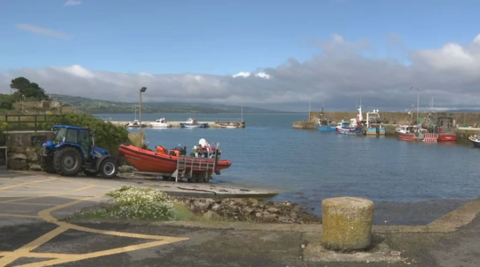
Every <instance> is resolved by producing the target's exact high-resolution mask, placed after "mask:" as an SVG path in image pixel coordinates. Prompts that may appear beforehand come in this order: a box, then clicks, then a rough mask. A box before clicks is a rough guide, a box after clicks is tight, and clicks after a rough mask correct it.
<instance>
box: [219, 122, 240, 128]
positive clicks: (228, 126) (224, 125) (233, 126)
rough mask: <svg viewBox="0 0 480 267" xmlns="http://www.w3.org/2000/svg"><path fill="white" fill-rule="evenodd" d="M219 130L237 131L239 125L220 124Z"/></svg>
mask: <svg viewBox="0 0 480 267" xmlns="http://www.w3.org/2000/svg"><path fill="white" fill-rule="evenodd" d="M220 128H223V129H238V128H240V123H222V124H220Z"/></svg>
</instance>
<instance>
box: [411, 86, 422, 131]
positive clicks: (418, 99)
mask: <svg viewBox="0 0 480 267" xmlns="http://www.w3.org/2000/svg"><path fill="white" fill-rule="evenodd" d="M410 89H411V90H416V91H417V122H418V111H419V109H420V108H419V106H420V90H418V88H413V86H412V87H410Z"/></svg>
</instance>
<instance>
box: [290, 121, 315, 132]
mask: <svg viewBox="0 0 480 267" xmlns="http://www.w3.org/2000/svg"><path fill="white" fill-rule="evenodd" d="M293 129H303V130H313V129H316V128H315V123H313V122H308V121H296V122H294V123H293Z"/></svg>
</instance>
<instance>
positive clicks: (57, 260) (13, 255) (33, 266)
mask: <svg viewBox="0 0 480 267" xmlns="http://www.w3.org/2000/svg"><path fill="white" fill-rule="evenodd" d="M78 183H80V184H85V185H87V186H85V187H82V188H79V189H75V190H72V191H70V192H75V191H81V190H85V189H88V188H91V187H95V185H93V184H86V183H82V182H78ZM17 186H20V185H17ZM99 187H100V186H99ZM105 187H106V186H105ZM109 188H111V187H109ZM67 193H68V192H67ZM62 194H66V193H60V194H55V195H62ZM48 196H52V195H48ZM103 196H104V195H103V194H102V195H99V196H94V197H85V198H82V199H78V200H75V201H72V202H68V203H65V204H60V205H56V206H54V207H51V208H47V209H44V210H41V211H39V212H38V216H32V217H35V218H41V219H43V220H45V221H47V222H50V223H55V224H57V225H58V227H57V228H56V229H54V230H52V231H50V232H48V233H46V234H45V235H43V236H41V237H39V238H37V239H35V240H34V241H32V242H30V243H28V244H26V245H24V246H22V247H21V248H19V249H17V250H15V251H12V252H0V256H3V258H0V267H4V266H6V265H8V264H11V263H12V262H14V261H15V260H17V259H19V258H21V257H30V258H53V259H51V260H46V261H43V262H35V263H29V264H24V265H20V266H23V267H43V266H51V265H57V264H62V263H67V262H73V261H79V260H84V259H90V258H98V257H102V256H108V255H114V254H119V253H123V252H129V251H135V250H139V249H146V248H151V247H155V246H161V245H166V244H170V243H174V242H181V241H186V240H189V238H187V237H170V236H158V235H145V234H137V233H127V232H117V231H108V230H100V229H93V228H88V227H83V226H79V225H74V224H70V223H67V222H61V221H58V219H56V218H55V217H53V216H52V215H51V212H53V211H56V210H59V209H63V208H66V207H69V206H73V205H76V204H79V203H82V202H85V201H88V200H91V199H94V198H99V197H103ZM42 197H46V196H37V197H29V198H22V199H15V200H9V201H3V202H0V203H15V202H17V201H21V200H26V199H36V198H42ZM15 204H23V203H15ZM69 229H73V230H78V231H84V232H90V233H98V234H105V235H112V236H122V237H131V238H139V239H147V240H156V241H151V242H147V243H143V244H138V245H131V246H125V247H120V248H114V249H107V250H102V251H97V252H92V253H85V254H64V253H38V252H32V250H34V249H36V248H38V247H39V246H41V245H43V244H45V243H46V242H48V241H50V240H52V239H53V238H55V237H56V236H58V235H60V234H62V233H64V232H65V231H67V230H69ZM20 266H17V267H20Z"/></svg>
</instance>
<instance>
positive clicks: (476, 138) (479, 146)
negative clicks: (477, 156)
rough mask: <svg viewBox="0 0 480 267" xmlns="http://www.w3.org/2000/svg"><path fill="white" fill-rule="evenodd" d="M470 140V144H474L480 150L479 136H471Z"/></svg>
mask: <svg viewBox="0 0 480 267" xmlns="http://www.w3.org/2000/svg"><path fill="white" fill-rule="evenodd" d="M468 140H470V142H472V144H473V147H476V148H480V140H478V137H477V135H471V136H469V137H468Z"/></svg>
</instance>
